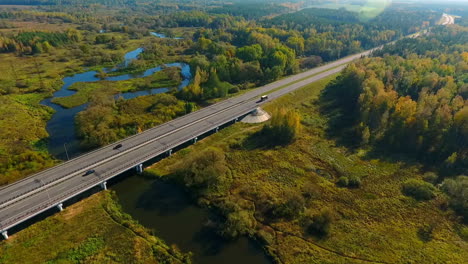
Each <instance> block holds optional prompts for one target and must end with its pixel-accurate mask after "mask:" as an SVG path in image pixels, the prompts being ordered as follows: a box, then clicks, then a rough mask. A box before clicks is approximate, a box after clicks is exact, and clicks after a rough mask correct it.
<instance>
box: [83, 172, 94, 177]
mask: <svg viewBox="0 0 468 264" xmlns="http://www.w3.org/2000/svg"><path fill="white" fill-rule="evenodd" d="M94 172H96V171H95V170H88V171H86V173H85V174H84V175H83V177H84V176H88V175H90V174H93V173H94Z"/></svg>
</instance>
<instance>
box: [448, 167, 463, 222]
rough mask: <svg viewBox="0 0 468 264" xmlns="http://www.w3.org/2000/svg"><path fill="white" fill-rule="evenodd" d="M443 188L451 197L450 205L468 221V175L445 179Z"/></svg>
mask: <svg viewBox="0 0 468 264" xmlns="http://www.w3.org/2000/svg"><path fill="white" fill-rule="evenodd" d="M442 190H443V191H444V192H445V193H447V194H448V195H449V197H450V207H452V208H453V209H454V210H455V212H457V213H458V214H459V215H461V216H462V217H463V218H464V220H465V222H466V223H468V176H464V175H461V176H458V177H456V178H455V179H446V180H444V182H443V183H442Z"/></svg>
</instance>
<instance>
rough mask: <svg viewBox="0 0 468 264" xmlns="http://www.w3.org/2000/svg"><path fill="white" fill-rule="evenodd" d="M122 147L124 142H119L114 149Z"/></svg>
mask: <svg viewBox="0 0 468 264" xmlns="http://www.w3.org/2000/svg"><path fill="white" fill-rule="evenodd" d="M121 147H122V144H117V145H115V147H114V148H113V149H119V148H121Z"/></svg>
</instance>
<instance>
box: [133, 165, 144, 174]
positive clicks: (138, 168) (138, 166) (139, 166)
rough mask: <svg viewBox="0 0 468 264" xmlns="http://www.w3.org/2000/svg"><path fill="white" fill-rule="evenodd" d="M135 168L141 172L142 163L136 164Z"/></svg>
mask: <svg viewBox="0 0 468 264" xmlns="http://www.w3.org/2000/svg"><path fill="white" fill-rule="evenodd" d="M135 169H136V171H137V172H138V173H142V172H143V164H138V165H136V167H135Z"/></svg>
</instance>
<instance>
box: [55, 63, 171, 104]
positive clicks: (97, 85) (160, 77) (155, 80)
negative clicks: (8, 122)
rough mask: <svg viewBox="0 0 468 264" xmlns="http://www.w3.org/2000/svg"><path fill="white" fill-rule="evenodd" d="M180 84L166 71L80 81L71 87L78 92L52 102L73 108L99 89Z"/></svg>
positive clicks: (118, 90)
mask: <svg viewBox="0 0 468 264" xmlns="http://www.w3.org/2000/svg"><path fill="white" fill-rule="evenodd" d="M178 84H179V82H178V81H177V80H174V79H173V78H170V77H169V75H168V74H167V73H166V72H165V71H159V72H157V73H155V74H153V75H150V76H147V77H143V78H134V79H131V80H125V81H98V82H79V83H75V84H73V85H71V86H70V87H69V89H70V90H74V91H77V93H75V94H73V95H71V96H67V97H57V98H54V99H53V100H52V102H54V103H56V104H59V105H61V106H63V107H66V108H72V107H76V106H79V105H82V104H85V103H87V102H89V99H90V98H91V96H92V95H93V94H94V93H95V92H96V91H97V90H107V91H108V92H109V93H125V92H133V91H137V90H148V89H155V88H163V87H167V88H170V87H176V86H177V85H178Z"/></svg>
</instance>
